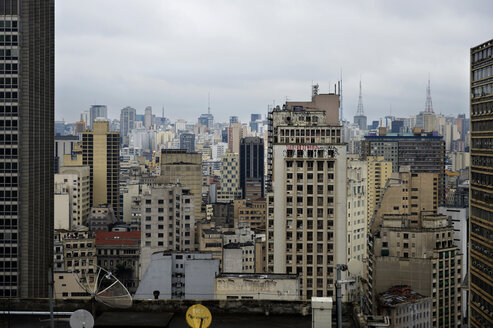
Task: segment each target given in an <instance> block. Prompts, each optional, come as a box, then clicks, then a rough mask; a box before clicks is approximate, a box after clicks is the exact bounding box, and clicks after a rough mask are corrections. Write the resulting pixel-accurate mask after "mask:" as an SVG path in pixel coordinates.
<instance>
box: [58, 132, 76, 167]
mask: <svg viewBox="0 0 493 328" xmlns="http://www.w3.org/2000/svg"><path fill="white" fill-rule="evenodd" d="M78 142H79V137H78V136H56V137H55V173H58V172H59V169H60V167H62V166H63V157H64V156H65V155H69V154H71V153H72V151H73V150H74V147H75V146H76V145H77V143H78Z"/></svg>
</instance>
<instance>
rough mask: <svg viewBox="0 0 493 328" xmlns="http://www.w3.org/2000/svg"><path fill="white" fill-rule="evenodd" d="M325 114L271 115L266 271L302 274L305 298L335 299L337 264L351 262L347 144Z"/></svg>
mask: <svg viewBox="0 0 493 328" xmlns="http://www.w3.org/2000/svg"><path fill="white" fill-rule="evenodd" d="M326 115H328V114H327V112H326V111H323V110H300V109H298V108H296V110H287V109H285V110H280V109H277V110H274V111H273V112H271V113H270V114H269V119H270V120H271V127H270V128H272V134H271V135H272V138H273V140H272V141H270V142H269V145H270V147H271V149H269V154H272V155H271V156H272V157H271V158H272V166H271V167H272V173H271V174H272V191H270V192H269V193H268V194H267V209H268V211H267V262H268V263H267V269H268V272H271V273H283V274H298V275H300V276H301V296H302V298H303V299H311V297H312V296H317V297H330V296H333V295H335V277H336V268H335V267H336V264H339V263H342V264H343V263H346V261H347V257H346V252H347V251H346V238H347V233H346V225H347V223H346V206H347V204H346V145H344V144H343V143H342V141H341V127H340V126H339V125H335V124H329V123H326V122H327V118H326ZM268 160H269V158H268ZM269 170H270V169H269Z"/></svg>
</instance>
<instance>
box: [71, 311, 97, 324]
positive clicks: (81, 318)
mask: <svg viewBox="0 0 493 328" xmlns="http://www.w3.org/2000/svg"><path fill="white" fill-rule="evenodd" d="M70 327H71V328H92V327H94V317H93V316H92V314H91V313H90V312H89V311H86V310H83V309H80V310H77V311H75V312H74V313H72V315H71V316H70Z"/></svg>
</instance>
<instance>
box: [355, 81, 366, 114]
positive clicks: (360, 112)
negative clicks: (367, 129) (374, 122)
mask: <svg viewBox="0 0 493 328" xmlns="http://www.w3.org/2000/svg"><path fill="white" fill-rule="evenodd" d="M356 116H365V112H364V110H363V93H362V92H361V76H360V77H359V98H358V109H357V111H356Z"/></svg>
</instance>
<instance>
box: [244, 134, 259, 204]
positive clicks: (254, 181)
mask: <svg viewBox="0 0 493 328" xmlns="http://www.w3.org/2000/svg"><path fill="white" fill-rule="evenodd" d="M240 188H241V191H242V197H243V199H257V198H260V197H264V139H262V138H259V137H247V138H242V139H241V140H240Z"/></svg>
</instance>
